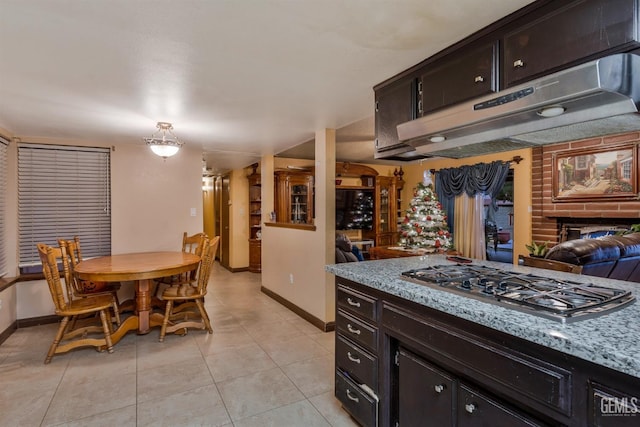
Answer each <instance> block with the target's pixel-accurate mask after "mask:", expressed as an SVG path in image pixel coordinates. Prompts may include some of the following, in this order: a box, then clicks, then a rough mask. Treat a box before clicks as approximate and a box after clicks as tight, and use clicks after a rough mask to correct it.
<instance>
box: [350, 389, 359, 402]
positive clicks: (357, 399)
mask: <svg viewBox="0 0 640 427" xmlns="http://www.w3.org/2000/svg"><path fill="white" fill-rule="evenodd" d="M347 397H348V398H349V400H353V401H354V402H356V403H358V402H360V398H358V396H355V395H354V394H353V393H351V390H349V389H347Z"/></svg>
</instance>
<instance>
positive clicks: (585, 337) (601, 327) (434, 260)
mask: <svg viewBox="0 0 640 427" xmlns="http://www.w3.org/2000/svg"><path fill="white" fill-rule="evenodd" d="M473 263H474V264H480V265H484V266H487V267H493V268H498V269H501V270H506V271H516V272H522V273H530V274H535V275H537V276H544V277H549V278H558V279H566V280H572V281H576V282H585V283H593V284H594V285H601V286H609V287H615V288H620V289H630V290H632V291H633V292H634V295H635V297H636V301H634V302H633V303H631V304H630V305H628V306H626V307H624V308H622V309H619V310H617V311H614V312H611V313H607V314H605V315H601V316H598V317H596V318H592V319H586V320H576V321H574V322H572V323H562V322H560V321H555V320H550V319H545V318H542V317H539V316H536V315H532V314H527V313H523V312H521V311H519V310H515V309H512V308H506V307H502V306H499V305H495V304H491V303H485V302H482V301H480V300H477V299H473V298H469V297H465V296H462V295H459V294H457V293H452V292H450V291H443V290H439V289H435V288H432V287H430V286H424V285H418V284H415V283H411V282H409V281H406V280H403V279H401V278H400V274H401V273H402V272H403V271H407V270H411V269H416V268H424V267H428V266H430V265H442V264H454V263H452V262H450V261H447V260H446V258H445V256H443V255H426V256H420V257H408V258H393V259H384V260H376V261H364V262H350V263H343V264H332V265H327V266H326V267H325V269H326V271H328V272H329V273H333V274H334V275H336V276H340V277H343V278H345V279H349V280H352V281H354V282H357V283H361V284H363V285H365V286H368V287H370V288H372V289H377V290H380V291H383V292H386V293H389V294H392V295H395V296H398V297H401V298H404V299H406V300H409V301H413V302H416V303H418V304H421V305H424V306H427V307H431V308H434V309H436V310H439V311H442V312H445V313H448V314H452V315H454V316H457V317H460V318H463V319H466V320H470V321H472V322H475V323H478V324H481V325H484V326H487V327H489V328H492V329H495V330H498V331H501V332H505V333H507V334H511V335H514V336H516V337H519V338H522V339H525V340H527V341H531V342H534V343H537V344H540V345H543V346H545V347H549V348H552V349H554V350H558V351H561V352H563V353H567V354H570V355H572V356H576V357H579V358H581V359H584V360H588V361H590V362H593V363H596V364H599V365H602V366H606V367H608V368H611V369H615V370H617V371H620V372H624V373H626V374H629V375H631V376H634V377H637V378H640V301H638V300H640V283H638V284H635V283H633V282H624V281H620V280H612V279H604V278H599V277H593V276H584V275H576V274H571V273H562V272H557V271H552V270H542V269H538V268H531V267H523V266H514V265H511V264H504V263H497V262H490V261H477V260H474V262H473Z"/></svg>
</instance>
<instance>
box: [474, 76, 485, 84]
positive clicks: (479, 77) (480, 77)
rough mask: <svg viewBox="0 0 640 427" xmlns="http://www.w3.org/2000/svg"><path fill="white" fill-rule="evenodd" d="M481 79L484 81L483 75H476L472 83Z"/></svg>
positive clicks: (479, 81) (480, 81)
mask: <svg viewBox="0 0 640 427" xmlns="http://www.w3.org/2000/svg"><path fill="white" fill-rule="evenodd" d="M483 81H484V77H482V76H476V77H475V78H474V79H473V82H474V83H482V82H483Z"/></svg>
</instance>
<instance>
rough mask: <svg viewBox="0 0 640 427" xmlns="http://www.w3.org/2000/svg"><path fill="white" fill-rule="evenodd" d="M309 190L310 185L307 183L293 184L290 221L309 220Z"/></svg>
mask: <svg viewBox="0 0 640 427" xmlns="http://www.w3.org/2000/svg"><path fill="white" fill-rule="evenodd" d="M307 190H308V187H307V185H306V184H303V185H292V186H291V195H290V197H291V200H290V201H289V203H290V211H289V212H291V218H290V221H291V222H292V223H294V224H305V223H306V222H307V215H308V214H309V210H308V207H309V206H308V205H307V200H308V193H307Z"/></svg>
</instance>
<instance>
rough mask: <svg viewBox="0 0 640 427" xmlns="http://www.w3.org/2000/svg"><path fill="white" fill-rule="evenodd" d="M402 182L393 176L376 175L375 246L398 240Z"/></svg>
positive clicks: (388, 244) (394, 242)
mask: <svg viewBox="0 0 640 427" xmlns="http://www.w3.org/2000/svg"><path fill="white" fill-rule="evenodd" d="M403 184H404V182H403V181H401V180H400V179H399V178H397V177H395V176H377V177H376V201H375V208H374V211H375V215H376V221H375V222H374V226H375V234H376V237H375V239H376V246H391V245H395V244H396V242H397V241H398V224H397V222H398V215H399V211H400V212H401V211H402V208H401V197H400V192H399V190H401V189H402V186H403Z"/></svg>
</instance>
